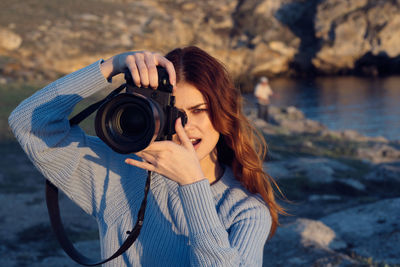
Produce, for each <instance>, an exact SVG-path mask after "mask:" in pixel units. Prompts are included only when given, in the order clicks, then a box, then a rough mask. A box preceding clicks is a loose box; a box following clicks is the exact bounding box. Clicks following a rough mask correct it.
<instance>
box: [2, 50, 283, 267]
mask: <svg viewBox="0 0 400 267" xmlns="http://www.w3.org/2000/svg"><path fill="white" fill-rule="evenodd" d="M157 65H160V66H162V67H164V68H166V70H167V72H168V74H169V79H170V82H171V84H173V85H174V95H175V97H176V106H177V107H178V108H180V109H183V110H184V111H185V112H186V113H187V116H188V122H187V124H186V125H185V126H184V127H182V124H181V122H180V120H179V119H178V120H177V122H176V124H175V129H176V132H177V134H176V135H175V136H174V138H173V140H172V141H159V142H154V143H152V144H151V145H149V146H148V147H147V148H146V149H144V150H142V151H140V152H138V153H136V155H130V156H128V157H127V156H126V155H121V154H118V153H115V152H113V151H112V150H111V149H110V148H109V147H107V146H106V145H105V144H104V143H103V142H101V141H100V140H99V139H98V138H97V137H93V136H88V135H86V134H85V133H84V132H83V131H82V130H81V129H80V128H79V127H77V126H73V127H70V126H69V123H68V115H69V114H70V112H71V110H72V109H73V107H74V106H75V105H76V104H77V103H78V102H79V101H80V100H81V99H83V98H85V97H88V96H90V95H92V94H94V93H96V92H98V91H101V90H104V89H105V88H107V87H108V85H109V83H108V81H109V80H110V79H111V78H112V77H114V76H115V75H117V74H119V73H122V72H124V71H125V70H126V69H129V71H130V72H131V74H132V77H133V80H134V83H135V84H136V85H138V86H144V87H148V86H150V87H152V88H156V87H157V81H158V80H157V71H156V66H157ZM9 123H10V126H11V128H12V130H13V132H14V134H15V136H16V137H17V139H18V141H19V142H20V144H21V146H22V147H23V149H24V150H25V151H26V153H27V154H28V156H29V157H30V159H31V160H32V161H33V163H34V164H35V165H36V167H37V168H38V169H39V170H40V171H41V172H42V173H43V174H44V176H45V177H46V178H47V179H49V180H50V181H51V182H52V183H53V184H55V185H56V186H57V187H58V188H59V189H61V190H62V191H64V193H65V194H67V195H68V196H69V198H71V199H72V200H73V201H75V202H76V203H77V204H78V205H79V206H80V207H82V208H83V209H84V210H85V211H86V212H87V213H89V214H91V215H93V216H94V217H95V218H96V219H97V221H98V225H99V232H100V240H101V250H102V256H103V257H108V256H110V255H111V254H112V253H113V252H114V251H115V250H117V249H118V248H119V246H120V245H121V243H122V242H123V241H124V240H125V238H126V231H127V230H130V229H132V228H133V225H134V223H135V221H136V214H137V211H138V209H139V206H140V201H141V199H142V198H143V194H144V193H143V187H144V183H145V180H146V171H147V170H149V171H152V172H153V176H152V181H151V186H150V194H149V196H148V200H147V209H146V214H145V218H144V225H143V228H142V231H141V233H140V235H139V237H138V239H137V241H136V242H135V243H134V244H133V246H132V247H131V248H130V249H129V250H128V251H127V252H126V253H124V254H123V255H122V256H121V257H118V258H116V259H114V260H113V261H111V262H109V263H107V264H106V265H107V266H188V265H199V266H261V265H262V260H263V258H262V257H263V247H264V243H265V241H266V239H267V237H268V235H270V236H271V235H272V234H273V233H274V232H275V229H276V227H277V225H278V213H281V212H282V209H281V207H280V206H279V205H278V204H277V203H276V202H275V200H274V193H273V189H272V187H271V182H273V180H272V179H271V178H270V177H269V176H268V175H267V174H265V173H264V172H263V170H262V157H263V155H264V154H263V153H264V152H265V149H263V148H265V143H264V142H263V139H262V138H260V137H259V136H258V135H256V134H255V131H254V130H253V128H251V127H250V124H249V122H248V121H247V120H246V118H245V117H244V116H243V114H242V111H241V106H240V94H239V92H238V91H237V90H236V89H235V88H234V86H233V84H232V81H231V80H230V79H229V77H228V75H227V72H226V71H225V69H224V68H223V66H222V65H221V64H220V63H219V62H218V61H217V60H216V59H214V58H213V57H211V56H210V55H209V54H207V53H206V52H204V51H203V50H201V49H199V48H196V47H187V48H183V49H176V50H173V51H171V52H170V53H168V54H167V55H166V57H163V56H161V55H159V54H155V53H150V52H129V53H123V54H119V55H116V56H114V57H112V58H110V59H108V60H106V61H98V62H95V63H93V64H92V65H89V66H88V67H86V68H83V69H81V70H78V71H76V72H74V73H71V74H69V75H67V76H65V77H63V78H61V79H59V80H57V81H55V82H53V83H51V84H50V85H48V86H46V87H45V88H44V89H42V90H41V91H39V92H37V93H36V94H34V95H33V96H31V97H30V98H28V99H27V100H25V101H24V102H22V103H21V104H20V105H19V106H18V107H17V108H16V110H15V111H14V112H13V113H12V114H11V116H10V118H9ZM260 196H261V197H260Z"/></svg>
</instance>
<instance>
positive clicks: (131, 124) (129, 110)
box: [114, 104, 149, 137]
mask: <svg viewBox="0 0 400 267" xmlns="http://www.w3.org/2000/svg"><path fill="white" fill-rule="evenodd" d="M147 115H148V114H146V112H145V111H144V110H143V109H142V108H141V107H140V106H137V105H129V104H128V105H126V106H124V107H121V108H120V109H119V110H118V111H117V112H116V116H115V119H114V121H115V123H114V124H115V126H116V127H115V128H117V130H118V132H119V133H120V134H121V135H123V136H126V137H130V136H136V135H138V134H139V135H140V134H141V132H142V131H143V129H146V128H148V127H149V125H148V121H147V120H146V117H147Z"/></svg>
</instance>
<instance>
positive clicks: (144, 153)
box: [135, 150, 157, 165]
mask: <svg viewBox="0 0 400 267" xmlns="http://www.w3.org/2000/svg"><path fill="white" fill-rule="evenodd" d="M135 155H137V156H139V157H141V158H142V159H143V160H145V161H147V162H148V163H150V164H153V165H156V163H157V158H156V156H155V155H153V154H152V153H151V152H148V151H143V150H142V151H140V152H137V153H135Z"/></svg>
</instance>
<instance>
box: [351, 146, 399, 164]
mask: <svg viewBox="0 0 400 267" xmlns="http://www.w3.org/2000/svg"><path fill="white" fill-rule="evenodd" d="M356 154H357V156H358V157H359V158H363V159H367V160H369V161H371V162H373V163H383V162H395V161H400V150H399V149H396V148H395V147H393V146H391V145H389V144H385V143H377V144H375V145H373V146H372V147H360V148H358V149H357V151H356Z"/></svg>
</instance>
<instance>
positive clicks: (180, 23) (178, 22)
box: [0, 0, 400, 89]
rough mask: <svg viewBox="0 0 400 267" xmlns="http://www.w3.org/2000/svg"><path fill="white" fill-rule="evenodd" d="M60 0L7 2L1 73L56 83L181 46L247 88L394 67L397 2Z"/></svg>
mask: <svg viewBox="0 0 400 267" xmlns="http://www.w3.org/2000/svg"><path fill="white" fill-rule="evenodd" d="M7 1H9V3H8V4H9V5H8V4H7ZM57 3H58V2H51V3H48V4H46V6H41V4H40V3H37V4H34V5H33V4H29V3H28V4H26V3H25V4H24V3H23V2H22V1H21V3H19V2H18V1H11V0H6V1H4V3H3V5H5V6H7V7H9V8H12V9H13V10H14V12H8V10H7V8H2V9H0V16H1V18H2V30H1V31H2V35H1V36H3V37H4V36H5V37H4V38H1V45H0V52H1V53H0V57H1V58H0V59H1V60H0V75H2V76H7V77H14V76H15V77H22V78H24V79H26V80H32V79H38V78H48V79H53V78H56V77H58V76H59V75H60V74H65V73H69V72H71V71H73V70H76V69H78V68H80V67H83V66H85V65H87V64H89V63H91V62H93V61H95V60H97V59H99V58H107V57H109V56H111V55H114V54H115V53H118V52H122V51H127V50H142V49H149V50H153V51H159V52H161V53H166V52H168V51H169V50H171V49H173V48H175V47H180V46H187V45H198V46H200V47H202V48H203V49H205V50H206V51H208V52H210V53H211V54H212V55H214V56H215V57H217V58H218V59H220V60H221V61H222V62H224V63H225V65H226V66H227V68H228V69H229V70H230V71H231V72H232V74H233V76H234V77H235V78H237V80H238V81H240V82H242V84H243V85H244V86H245V87H246V86H249V87H250V85H251V86H252V83H254V81H256V79H257V77H258V76H260V75H268V76H270V77H273V76H282V75H292V76H308V75H315V74H348V73H352V74H353V73H356V74H367V75H380V74H385V73H393V72H394V73H396V71H397V72H398V71H399V69H400V68H398V66H399V64H400V63H399V62H400V59H399V54H400V46H399V45H397V44H399V41H400V40H399V38H400V34H399V31H400V27H399V26H400V12H399V3H398V1H397V2H396V1H389V0H386V1H369V0H355V1H339V0H310V1H302V0H243V1H239V0H220V1H183V0H178V1H172V0H163V1H161V0H148V1H133V0H124V1H122V0H97V1H84V2H82V1H78V0H73V1H69V2H68V4H65V5H62V6H61V5H59V4H57ZM93 3H96V5H93ZM43 5H44V4H43ZM45 11H46V12H45ZM244 89H246V88H244Z"/></svg>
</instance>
